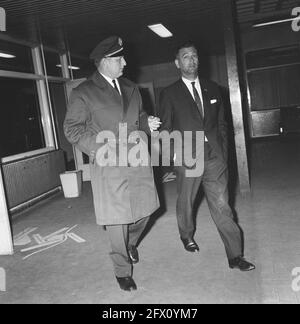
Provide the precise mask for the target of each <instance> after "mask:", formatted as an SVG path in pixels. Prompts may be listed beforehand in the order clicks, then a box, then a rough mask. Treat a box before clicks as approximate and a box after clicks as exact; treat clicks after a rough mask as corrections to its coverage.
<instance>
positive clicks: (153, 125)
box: [148, 116, 161, 132]
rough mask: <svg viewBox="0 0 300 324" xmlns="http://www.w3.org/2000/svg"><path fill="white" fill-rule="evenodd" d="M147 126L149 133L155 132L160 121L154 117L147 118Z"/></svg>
mask: <svg viewBox="0 0 300 324" xmlns="http://www.w3.org/2000/svg"><path fill="white" fill-rule="evenodd" d="M148 125H149V128H150V131H151V132H153V131H156V130H157V129H158V128H159V127H160V125H161V121H160V119H159V118H158V117H154V116H149V117H148Z"/></svg>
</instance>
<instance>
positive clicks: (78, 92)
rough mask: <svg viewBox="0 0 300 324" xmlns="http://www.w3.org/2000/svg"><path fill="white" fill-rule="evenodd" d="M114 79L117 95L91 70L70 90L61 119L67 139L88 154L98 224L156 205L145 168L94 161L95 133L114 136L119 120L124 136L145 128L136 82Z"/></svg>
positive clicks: (142, 213)
mask: <svg viewBox="0 0 300 324" xmlns="http://www.w3.org/2000/svg"><path fill="white" fill-rule="evenodd" d="M118 80H119V84H120V88H121V92H122V96H120V95H119V94H118V93H117V91H116V89H114V88H113V87H112V86H111V85H110V84H109V83H108V82H107V81H106V80H105V79H104V78H103V77H102V75H101V74H100V73H99V72H98V71H96V72H95V73H94V74H93V75H92V76H91V77H90V78H89V79H88V80H86V81H84V82H83V83H82V84H80V85H79V86H78V87H77V88H75V89H74V90H73V91H72V93H71V96H70V100H69V105H68V110H67V114H66V118H65V122H64V132H65V136H66V137H67V139H68V140H69V141H70V143H72V144H74V145H76V146H77V147H78V148H79V150H81V151H82V152H84V153H86V154H87V155H88V156H89V157H90V171H91V182H92V190H93V198H94V207H95V213H96V221H97V224H99V225H119V224H130V223H135V222H137V221H138V220H139V219H141V218H144V217H147V216H149V215H151V214H152V213H153V212H154V211H155V210H156V209H157V208H158V207H159V200H158V196H157V192H156V188H155V184H154V179H153V171H152V168H151V166H137V167H130V166H118V165H117V166H100V165H99V164H98V163H97V159H95V155H96V156H97V154H96V153H97V149H99V148H100V147H101V145H103V144H99V143H96V138H97V134H98V133H99V132H100V131H111V132H112V133H113V134H114V135H115V136H116V139H118V135H119V134H118V133H119V126H120V123H123V125H124V123H126V124H127V132H128V134H130V132H132V131H136V130H143V131H145V132H147V133H149V132H150V130H149V126H148V115H147V114H146V113H145V112H144V111H143V109H142V100H141V96H140V93H139V90H138V88H137V86H136V85H135V84H134V83H132V82H131V81H129V80H127V79H125V78H120V79H118Z"/></svg>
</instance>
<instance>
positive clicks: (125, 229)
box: [106, 217, 149, 277]
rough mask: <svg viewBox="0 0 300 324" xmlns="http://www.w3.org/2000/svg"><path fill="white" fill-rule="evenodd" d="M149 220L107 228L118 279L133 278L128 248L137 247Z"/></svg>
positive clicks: (108, 226)
mask: <svg viewBox="0 0 300 324" xmlns="http://www.w3.org/2000/svg"><path fill="white" fill-rule="evenodd" d="M148 220H149V217H145V218H142V219H141V220H139V221H138V222H137V223H132V224H125V225H107V226H106V230H107V232H108V237H109V240H110V245H111V252H110V253H109V254H110V257H111V260H112V262H113V266H114V272H115V275H116V276H117V277H131V276H132V263H131V261H130V259H129V256H128V252H127V247H128V246H129V245H134V246H136V244H137V242H138V239H139V238H140V236H141V234H142V232H143V230H144V229H145V227H146V225H147V222H148Z"/></svg>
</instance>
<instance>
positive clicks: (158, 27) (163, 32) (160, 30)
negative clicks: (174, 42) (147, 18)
mask: <svg viewBox="0 0 300 324" xmlns="http://www.w3.org/2000/svg"><path fill="white" fill-rule="evenodd" d="M148 28H150V29H151V30H152V31H153V32H154V33H155V34H157V35H158V36H160V37H163V38H167V37H172V36H173V34H172V33H171V32H170V31H169V30H168V29H167V28H166V27H165V26H164V25H162V24H155V25H149V26H148Z"/></svg>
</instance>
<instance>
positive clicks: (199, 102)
mask: <svg viewBox="0 0 300 324" xmlns="http://www.w3.org/2000/svg"><path fill="white" fill-rule="evenodd" d="M191 84H192V86H193V93H194V98H195V102H196V104H197V107H198V110H199V112H200V115H201V118H202V119H203V117H204V116H203V106H202V102H201V99H200V96H199V93H198V91H197V89H196V87H195V82H191Z"/></svg>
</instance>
